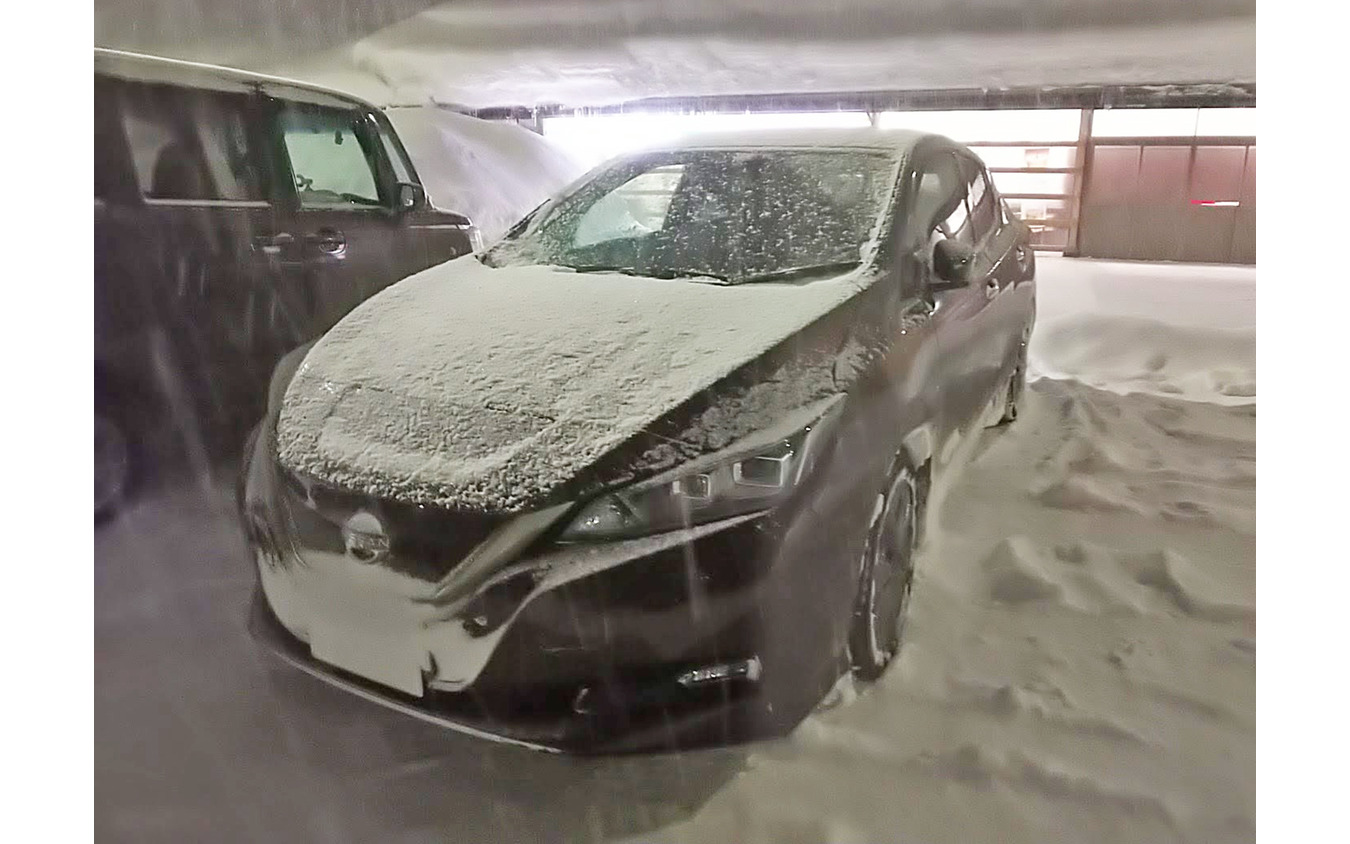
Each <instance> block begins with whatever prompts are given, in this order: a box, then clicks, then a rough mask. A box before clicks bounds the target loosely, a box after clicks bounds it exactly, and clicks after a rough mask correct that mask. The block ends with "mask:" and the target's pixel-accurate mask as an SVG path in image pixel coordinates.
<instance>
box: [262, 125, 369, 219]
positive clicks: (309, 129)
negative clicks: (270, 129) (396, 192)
mask: <svg viewBox="0 0 1350 844" xmlns="http://www.w3.org/2000/svg"><path fill="white" fill-rule="evenodd" d="M362 120H363V118H362V115H361V113H360V112H359V111H355V110H347V109H339V108H325V107H321V106H310V105H302V104H299V103H285V104H283V106H282V110H281V132H282V140H283V141H284V142H285V145H286V154H287V156H288V157H289V159H290V164H291V176H292V178H293V179H294V180H295V190H296V194H297V195H298V196H299V199H300V207H301V208H351V207H353V206H365V207H370V206H381V205H384V202H383V201H382V200H381V198H380V189H379V180H378V178H377V177H376V169H375V162H376V160H378V159H377V157H376V154H375V150H373V149H371V148H369V147H368V146H367V144H368V143H369V141H368V140H367V138H368V137H369V136H368V135H367V134H366V133H364V132H362V131H360V130H359V128H358V127H360V125H361V123H362Z"/></svg>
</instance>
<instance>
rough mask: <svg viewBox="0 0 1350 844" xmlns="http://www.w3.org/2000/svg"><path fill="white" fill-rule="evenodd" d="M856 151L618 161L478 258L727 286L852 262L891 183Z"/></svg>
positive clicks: (890, 164)
mask: <svg viewBox="0 0 1350 844" xmlns="http://www.w3.org/2000/svg"><path fill="white" fill-rule="evenodd" d="M894 173H895V160H894V158H893V157H892V156H890V155H888V154H886V153H881V152H871V151H861V150H766V151H754V152H744V151H730V150H686V151H681V152H665V153H653V154H648V155H644V156H640V157H636V158H628V159H624V160H622V161H619V162H617V163H615V164H614V165H612V166H610V167H607V168H605V169H603V170H601V171H600V172H599V173H597V174H596V175H595V176H594V177H593V178H591V179H590V180H589V181H587V182H586V183H584V184H583V185H582V186H581V187H580V188H578V189H577V190H575V191H574V192H573V193H571V194H570V195H569V196H567V197H566V198H564V199H563V200H562V201H560V202H559V203H557V204H556V205H555V206H554V207H553V208H552V209H551V210H549V211H548V212H547V213H546V215H545V216H543V217H542V218H541V219H539V220H538V221H537V222H529V223H527V224H526V225H525V226H518V227H517V230H516V231H513V232H512V233H511V234H509V235H508V236H507V239H506V240H504V241H502V243H500V244H498V245H497V246H496V247H495V248H493V249H492V250H490V251H489V252H488V253H486V254H485V255H484V257H483V262H484V263H486V264H487V265H489V266H493V267H504V266H524V265H538V264H544V265H553V266H563V267H569V268H572V269H575V270H577V271H579V272H598V271H608V272H622V273H629V274H632V275H641V276H651V277H655V278H698V279H712V280H718V281H722V282H727V283H740V282H745V281H757V280H766V279H770V278H782V277H784V276H789V275H795V274H810V273H811V272H813V271H824V270H839V269H846V268H848V267H849V266H853V265H857V264H859V263H861V262H862V260H863V256H864V246H865V245H866V244H867V243H868V242H869V241H870V240H871V239H872V237H873V234H874V231H875V230H876V228H877V223H878V221H879V219H880V216H881V212H882V211H883V210H884V209H885V207H886V203H887V200H888V199H889V197H890V192H891V188H892V186H893V185H894V181H895V180H894Z"/></svg>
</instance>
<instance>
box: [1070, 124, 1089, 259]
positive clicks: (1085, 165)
mask: <svg viewBox="0 0 1350 844" xmlns="http://www.w3.org/2000/svg"><path fill="white" fill-rule="evenodd" d="M1092 114H1093V110H1092V109H1090V108H1085V109H1083V110H1082V111H1081V112H1079V117H1078V146H1077V147H1075V154H1074V168H1075V169H1074V175H1073V198H1072V199H1071V200H1070V201H1069V237H1068V242H1067V243H1066V244H1065V245H1064V254H1065V255H1067V256H1069V257H1071V258H1072V257H1077V256H1078V221H1079V218H1080V217H1081V216H1082V212H1083V195H1084V191H1085V189H1086V186H1087V180H1088V173H1090V172H1091V170H1092Z"/></svg>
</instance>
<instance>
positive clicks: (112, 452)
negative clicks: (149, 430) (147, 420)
mask: <svg viewBox="0 0 1350 844" xmlns="http://www.w3.org/2000/svg"><path fill="white" fill-rule="evenodd" d="M134 468H135V464H134V461H133V459H132V447H131V440H130V438H129V437H128V436H127V432H126V428H125V426H123V425H122V424H121V423H120V422H119V421H118V420H116V419H114V418H113V417H111V416H108V415H107V414H104V413H99V412H98V411H94V521H95V522H101V521H104V520H106V519H107V518H109V517H110V516H112V515H113V514H114V513H115V512H117V510H118V508H119V507H121V506H122V504H123V503H124V502H125V501H126V499H127V497H128V496H129V495H130V494H131V490H132V482H133V480H134V479H135V472H134Z"/></svg>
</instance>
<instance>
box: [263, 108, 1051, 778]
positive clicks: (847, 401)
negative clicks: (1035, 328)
mask: <svg viewBox="0 0 1350 844" xmlns="http://www.w3.org/2000/svg"><path fill="white" fill-rule="evenodd" d="M1034 274H1035V268H1034V257H1033V253H1032V251H1031V248H1030V246H1029V240H1028V231H1027V229H1026V227H1025V226H1024V225H1023V224H1022V223H1020V222H1018V221H1016V220H1014V219H1013V218H1012V217H1011V216H1010V214H1009V213H1008V212H1007V209H1006V206H1005V205H1004V204H1003V202H1002V200H1001V199H1000V198H999V196H998V194H997V193H996V191H995V190H994V188H993V186H992V185H991V184H990V181H989V177H988V174H987V172H986V170H985V168H984V167H983V166H982V164H981V163H980V161H979V160H978V159H977V158H976V157H975V156H974V155H972V154H971V153H970V152H969V151H968V150H966V149H964V148H962V147H961V146H959V145H957V144H955V143H953V142H951V141H949V140H946V139H944V138H941V137H937V136H932V135H925V134H918V133H906V132H894V133H888V132H879V131H876V130H864V131H853V132H825V133H819V132H817V133H804V134H787V135H772V134H770V135H762V134H759V135H740V136H735V137H730V138H719V139H712V140H700V141H698V142H696V143H688V144H686V145H683V146H679V147H674V148H669V149H659V150H654V151H648V152H644V153H641V154H636V155H631V156H626V157H622V158H620V159H618V160H616V161H613V162H611V163H609V164H607V165H604V166H602V167H600V168H599V169H597V170H595V171H593V172H592V173H591V174H590V175H589V176H588V177H587V178H585V179H583V180H582V181H581V182H579V183H578V185H577V186H575V187H574V188H572V189H571V190H570V191H569V192H568V193H567V194H566V195H564V196H561V197H559V198H557V199H555V200H552V201H550V202H549V203H547V204H545V205H544V206H543V207H541V208H540V209H538V210H536V211H535V212H534V213H533V214H531V215H530V216H529V217H527V218H526V219H525V220H523V221H522V222H521V223H520V224H519V225H517V226H516V227H515V228H514V229H513V230H512V231H511V232H510V233H509V234H508V235H507V237H506V238H505V240H503V241H502V242H500V243H499V244H497V245H496V246H494V247H493V248H492V249H489V250H488V251H486V252H484V253H482V254H480V255H477V256H470V257H465V258H460V259H458V260H455V261H451V262H449V263H447V264H445V265H443V266H440V267H437V268H435V269H432V270H428V271H426V272H423V273H421V274H419V275H417V276H415V277H413V278H410V279H407V280H405V281H403V282H400V283H399V284H397V285H395V286H393V287H391V288H390V289H388V290H386V291H384V292H383V293H381V294H379V295H377V296H375V297H374V298H373V299H371V300H370V301H368V302H366V303H364V304H363V305H361V306H360V307H358V308H357V309H356V310H355V311H353V312H352V313H351V314H350V315H349V316H348V317H347V318H346V319H344V320H343V321H342V322H341V323H339V324H338V325H337V326H336V327H335V328H333V329H332V330H331V331H330V332H329V333H328V334H327V335H326V336H325V337H323V338H322V339H320V340H319V341H318V342H317V343H316V344H315V345H313V346H312V348H309V349H307V350H301V351H298V352H296V353H295V354H293V355H292V356H290V357H289V358H288V359H287V360H285V361H283V362H282V364H281V365H280V366H279V367H278V370H277V372H276V374H275V375H274V379H273V385H272V390H271V396H272V401H271V405H270V408H269V411H268V415H267V416H266V418H265V420H264V422H263V424H262V425H261V426H260V427H259V429H258V431H257V433H256V435H255V438H254V440H253V444H252V447H251V449H250V453H249V455H248V456H247V462H246V464H245V466H244V468H243V476H242V479H241V484H240V511H241V516H242V520H243V525H244V529H245V531H246V533H247V535H248V537H249V541H250V543H251V547H252V548H253V550H254V552H255V555H256V561H257V568H258V573H259V579H260V589H259V594H258V600H257V601H256V606H255V610H254V616H253V619H252V625H253V629H254V631H255V633H256V635H258V636H259V637H261V638H262V639H263V640H264V641H266V642H267V643H269V644H270V645H271V646H272V648H273V649H274V650H275V651H276V652H277V653H279V654H280V655H281V656H283V657H284V658H285V659H286V660H287V661H289V662H291V663H292V664H294V665H295V666H298V667H300V668H302V669H304V670H305V671H308V672H310V673H312V674H314V675H317V676H319V677H322V678H324V679H326V680H328V681H330V682H332V683H335V684H337V685H339V686H342V687H344V688H346V689H349V690H351V691H353V692H355V693H357V694H360V695H363V696H365V697H367V698H370V699H372V700H375V701H379V702H381V703H383V704H385V705H388V706H392V707H395V708H397V709H400V710H403V711H405V712H407V713H409V714H411V715H415V716H417V717H421V718H424V719H428V720H432V721H435V722H437V723H441V724H444V725H447V726H450V727H454V728H456V729H460V730H465V731H469V732H473V733H477V734H481V735H487V736H492V737H495V738H497V739H501V740H505V741H511V742H516V743H520V744H525V745H529V746H532V747H539V748H548V749H554V750H576V751H605V752H608V751H624V750H645V749H653V748H669V747H687V746H693V745H698V744H704V743H708V742H714V743H720V742H725V741H733V740H738V739H744V738H748V737H752V736H762V735H772V734H775V733H781V732H783V731H786V730H788V729H791V727H792V726H794V725H795V724H796V723H797V722H798V721H799V720H800V719H801V718H802V717H803V716H804V715H806V714H807V713H809V712H810V711H811V709H812V708H813V707H814V706H816V705H817V704H818V702H819V701H820V699H821V697H822V695H823V694H824V693H825V692H826V691H827V690H828V689H829V687H830V686H831V685H832V684H833V683H835V682H836V681H837V680H838V678H839V677H840V675H841V671H843V670H852V671H853V672H855V673H856V674H857V675H858V676H859V677H861V678H864V679H870V678H875V677H877V676H878V675H880V673H881V672H882V671H883V670H884V668H885V667H886V665H887V664H888V663H889V661H890V660H891V659H892V657H893V656H894V655H895V653H896V650H897V648H898V647H899V644H900V634H901V628H902V624H903V619H904V615H905V610H906V607H907V604H908V598H909V594H910V589H911V585H912V583H913V579H912V578H913V564H912V560H913V554H914V550H915V547H916V545H917V543H918V542H919V541H920V534H921V529H922V525H923V523H924V513H925V506H926V502H927V497H928V492H929V489H930V487H931V486H932V483H933V479H934V476H935V474H936V473H939V472H941V471H943V469H944V468H945V467H946V466H947V465H949V462H948V461H949V460H950V457H951V454H952V446H953V444H955V443H956V442H958V440H959V438H961V437H964V436H970V435H972V434H973V433H975V432H976V431H977V430H978V429H980V428H981V427H984V426H986V425H995V424H999V423H1000V422H1007V421H1010V420H1012V419H1013V418H1014V417H1015V415H1016V411H1017V402H1018V399H1019V397H1020V395H1021V392H1022V388H1023V384H1024V380H1025V364H1026V349H1027V340H1028V337H1029V335H1030V332H1031V330H1032V325H1033V323H1034V320H1035V285H1034Z"/></svg>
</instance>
